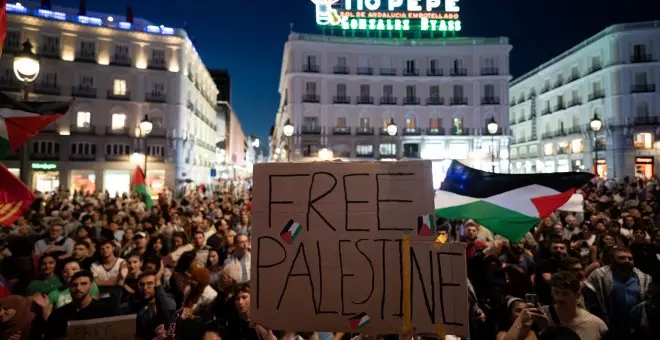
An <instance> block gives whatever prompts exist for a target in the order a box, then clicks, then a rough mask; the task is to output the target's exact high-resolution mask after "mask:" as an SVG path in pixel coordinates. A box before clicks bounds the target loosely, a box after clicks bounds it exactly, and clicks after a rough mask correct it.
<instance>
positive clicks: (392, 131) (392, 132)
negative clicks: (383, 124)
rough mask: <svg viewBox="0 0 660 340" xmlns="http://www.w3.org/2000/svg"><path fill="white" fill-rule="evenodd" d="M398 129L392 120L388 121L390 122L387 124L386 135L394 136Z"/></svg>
mask: <svg viewBox="0 0 660 340" xmlns="http://www.w3.org/2000/svg"><path fill="white" fill-rule="evenodd" d="M398 130H399V128H398V127H397V126H396V124H395V123H394V118H391V119H390V122H389V123H388V124H387V134H388V135H390V136H396V133H397V132H398Z"/></svg>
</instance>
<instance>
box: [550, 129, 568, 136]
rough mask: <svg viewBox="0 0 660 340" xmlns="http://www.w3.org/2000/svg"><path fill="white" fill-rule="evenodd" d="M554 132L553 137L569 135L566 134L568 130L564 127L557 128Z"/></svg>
mask: <svg viewBox="0 0 660 340" xmlns="http://www.w3.org/2000/svg"><path fill="white" fill-rule="evenodd" d="M552 134H553V137H564V136H566V135H567V134H566V131H564V129H559V130H556V131H555V132H553V133H552Z"/></svg>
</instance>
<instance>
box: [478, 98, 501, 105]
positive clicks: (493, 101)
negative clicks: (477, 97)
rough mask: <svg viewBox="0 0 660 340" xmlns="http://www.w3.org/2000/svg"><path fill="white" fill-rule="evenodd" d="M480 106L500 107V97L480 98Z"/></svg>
mask: <svg viewBox="0 0 660 340" xmlns="http://www.w3.org/2000/svg"><path fill="white" fill-rule="evenodd" d="M481 105H500V97H482V98H481Z"/></svg>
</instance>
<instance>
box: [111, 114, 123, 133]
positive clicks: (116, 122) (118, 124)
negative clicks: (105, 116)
mask: <svg viewBox="0 0 660 340" xmlns="http://www.w3.org/2000/svg"><path fill="white" fill-rule="evenodd" d="M111 126H112V129H113V130H121V129H124V128H125V127H126V114H125V113H113V114H112V124H111Z"/></svg>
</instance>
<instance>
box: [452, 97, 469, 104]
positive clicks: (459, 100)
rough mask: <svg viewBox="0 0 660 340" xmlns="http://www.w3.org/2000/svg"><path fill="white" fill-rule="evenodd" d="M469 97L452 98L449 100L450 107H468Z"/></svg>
mask: <svg viewBox="0 0 660 340" xmlns="http://www.w3.org/2000/svg"><path fill="white" fill-rule="evenodd" d="M467 104H468V99H467V97H451V98H449V105H467Z"/></svg>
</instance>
